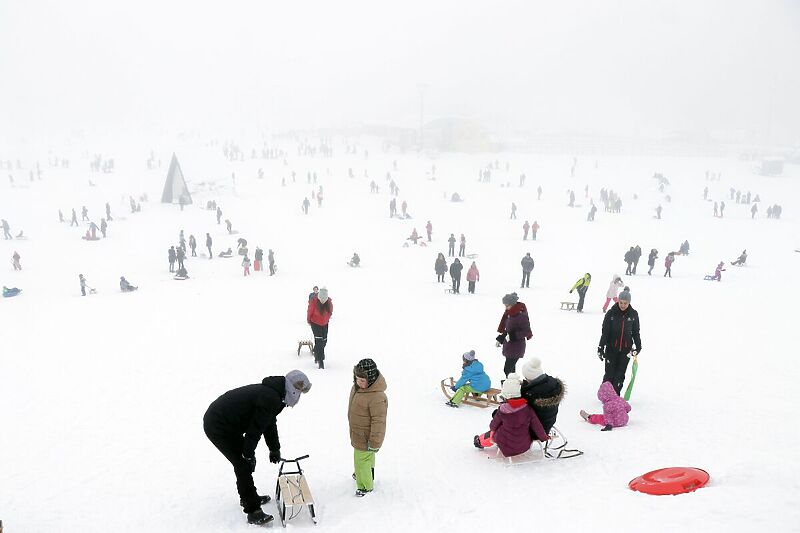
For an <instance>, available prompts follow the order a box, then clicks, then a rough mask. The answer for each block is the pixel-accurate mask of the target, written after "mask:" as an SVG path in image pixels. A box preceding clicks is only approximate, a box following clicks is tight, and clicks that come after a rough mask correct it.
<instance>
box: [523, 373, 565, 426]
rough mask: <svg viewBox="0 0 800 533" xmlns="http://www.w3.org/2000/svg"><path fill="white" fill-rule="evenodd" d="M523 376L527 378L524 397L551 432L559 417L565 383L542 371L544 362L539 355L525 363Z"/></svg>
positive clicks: (524, 382)
mask: <svg viewBox="0 0 800 533" xmlns="http://www.w3.org/2000/svg"><path fill="white" fill-rule="evenodd" d="M522 377H524V378H525V379H524V381H523V382H522V388H521V394H522V397H523V398H524V399H525V401H527V402H528V405H530V406H531V408H533V410H534V411H536V416H538V417H539V421H540V422H541V423H542V426H544V431H545V433H550V428H552V427H553V426H554V425H555V423H556V418H557V417H558V406H559V404H561V400H563V399H564V393H565V387H564V383H563V382H562V381H561V380H560V379H558V378H554V377H552V376H548V375H547V374H545V373H544V372H542V362H541V361H540V360H539V358H538V357H533V358H531V359H530V360H529V361H528V362H527V363H525V365H524V366H523V367H522Z"/></svg>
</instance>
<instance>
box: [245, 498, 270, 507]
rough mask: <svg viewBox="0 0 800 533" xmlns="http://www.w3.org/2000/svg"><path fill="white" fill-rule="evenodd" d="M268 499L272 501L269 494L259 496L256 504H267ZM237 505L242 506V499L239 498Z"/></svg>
mask: <svg viewBox="0 0 800 533" xmlns="http://www.w3.org/2000/svg"><path fill="white" fill-rule="evenodd" d="M270 501H272V498H270V497H269V496H259V497H258V504H259V505H266V504H268V503H269V502H270ZM239 505H241V506H242V507H244V501H243V500H241V499H240V500H239Z"/></svg>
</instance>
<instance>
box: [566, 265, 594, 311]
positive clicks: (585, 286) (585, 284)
mask: <svg viewBox="0 0 800 533" xmlns="http://www.w3.org/2000/svg"><path fill="white" fill-rule="evenodd" d="M591 282H592V275H591V274H589V273H588V272H587V273H586V274H584V275H583V277H582V278H581V279H579V280H578V281H576V282H575V285H573V286H572V288H571V289H570V290H569V292H570V293H572V291H574V290H575V289H577V290H578V309H577V310H578V312H579V313H583V299H584V298H586V291H588V290H589V284H590V283H591Z"/></svg>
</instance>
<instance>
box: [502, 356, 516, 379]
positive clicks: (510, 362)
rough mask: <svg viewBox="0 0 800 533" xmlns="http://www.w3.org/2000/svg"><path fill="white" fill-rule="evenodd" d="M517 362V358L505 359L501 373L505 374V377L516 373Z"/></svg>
mask: <svg viewBox="0 0 800 533" xmlns="http://www.w3.org/2000/svg"><path fill="white" fill-rule="evenodd" d="M517 361H519V358H517V357H506V364H504V365H503V372H504V373H505V375H506V377H508V375H509V374H513V373H515V372H516V371H517Z"/></svg>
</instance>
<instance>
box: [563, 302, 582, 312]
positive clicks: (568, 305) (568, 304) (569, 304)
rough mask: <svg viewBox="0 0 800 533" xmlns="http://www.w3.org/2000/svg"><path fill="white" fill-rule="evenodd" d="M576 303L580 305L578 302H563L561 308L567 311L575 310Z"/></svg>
mask: <svg viewBox="0 0 800 533" xmlns="http://www.w3.org/2000/svg"><path fill="white" fill-rule="evenodd" d="M576 305H578V304H577V303H576V302H561V309H563V310H565V311H574V310H575V306H576Z"/></svg>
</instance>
